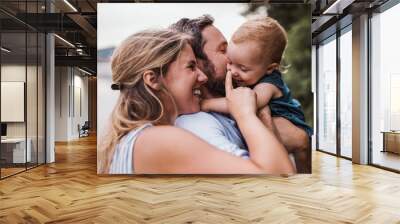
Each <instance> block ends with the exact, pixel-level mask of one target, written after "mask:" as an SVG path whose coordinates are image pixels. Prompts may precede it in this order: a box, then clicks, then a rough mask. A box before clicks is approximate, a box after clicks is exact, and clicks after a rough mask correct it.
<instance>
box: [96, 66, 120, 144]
mask: <svg viewBox="0 0 400 224" xmlns="http://www.w3.org/2000/svg"><path fill="white" fill-rule="evenodd" d="M111 83H112V80H111V65H110V63H109V62H98V63H97V138H98V139H101V137H102V136H104V133H105V129H106V126H107V125H108V124H109V122H108V121H109V118H110V115H111V112H112V110H113V108H114V106H115V104H116V102H117V99H118V96H119V91H115V90H114V91H113V90H111Z"/></svg>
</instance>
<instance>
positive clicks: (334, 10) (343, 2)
mask: <svg viewBox="0 0 400 224" xmlns="http://www.w3.org/2000/svg"><path fill="white" fill-rule="evenodd" d="M354 1H355V0H336V1H335V2H334V3H333V4H332V5H330V6H329V7H328V8H327V9H326V10H324V12H323V13H322V14H323V15H329V14H335V15H339V14H342V13H343V10H344V9H345V8H347V7H348V6H349V5H351V4H352V3H353V2H354Z"/></svg>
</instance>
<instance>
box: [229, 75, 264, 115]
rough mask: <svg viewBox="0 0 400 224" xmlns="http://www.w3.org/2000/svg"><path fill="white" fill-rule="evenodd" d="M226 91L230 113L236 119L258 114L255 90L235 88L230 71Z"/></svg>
mask: <svg viewBox="0 0 400 224" xmlns="http://www.w3.org/2000/svg"><path fill="white" fill-rule="evenodd" d="M225 92H226V101H227V104H228V109H229V113H230V114H231V115H232V116H233V117H234V118H235V120H240V119H243V118H244V119H245V118H246V117H247V116H251V115H255V114H256V111H257V105H256V102H257V101H256V94H255V92H254V91H253V90H252V89H250V88H247V87H238V88H236V89H234V88H233V85H232V74H231V72H230V71H228V73H227V74H226V78H225Z"/></svg>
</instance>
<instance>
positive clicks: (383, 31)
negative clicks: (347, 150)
mask: <svg viewBox="0 0 400 224" xmlns="http://www.w3.org/2000/svg"><path fill="white" fill-rule="evenodd" d="M398 21H400V4H398V5H396V6H394V7H392V8H390V9H388V10H386V11H384V12H383V13H380V14H375V15H373V17H372V18H371V29H372V32H371V33H372V37H371V41H372V42H371V45H372V46H371V60H372V63H371V68H372V72H371V99H370V100H371V101H370V104H371V107H370V108H371V111H370V116H371V122H372V124H371V138H372V139H371V140H372V155H371V156H372V163H373V164H377V165H380V166H384V167H388V168H392V169H396V170H400V155H399V154H400V103H399V102H400V100H399V96H400V66H399V60H398V52H400V43H399V39H400V33H399V32H398V31H397V30H396V29H394V27H397V26H398Z"/></svg>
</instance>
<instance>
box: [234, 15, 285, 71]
mask: <svg viewBox="0 0 400 224" xmlns="http://www.w3.org/2000/svg"><path fill="white" fill-rule="evenodd" d="M287 39H288V38H287V34H286V31H285V29H284V28H283V27H282V26H281V25H280V24H279V22H278V21H276V20H275V19H272V18H271V17H268V16H259V17H256V18H253V19H250V20H248V21H246V22H245V23H243V24H242V25H241V26H240V27H239V28H238V29H237V30H236V31H235V33H234V34H233V35H232V41H233V43H235V44H239V43H242V42H244V41H256V42H257V43H258V44H260V49H261V53H262V54H263V56H262V57H261V58H263V60H264V61H265V63H266V64H267V65H269V64H272V63H278V64H280V63H281V60H282V55H283V52H284V51H285V48H286V44H287Z"/></svg>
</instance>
